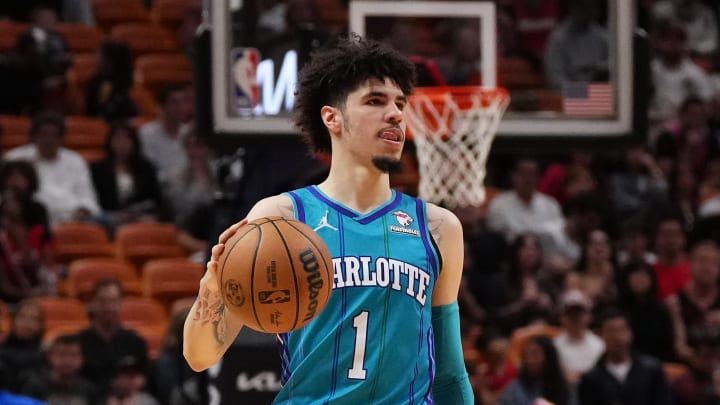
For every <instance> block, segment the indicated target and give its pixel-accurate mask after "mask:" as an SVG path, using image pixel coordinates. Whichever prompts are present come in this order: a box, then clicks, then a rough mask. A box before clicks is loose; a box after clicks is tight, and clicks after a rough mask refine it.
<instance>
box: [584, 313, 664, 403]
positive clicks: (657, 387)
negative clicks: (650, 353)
mask: <svg viewBox="0 0 720 405" xmlns="http://www.w3.org/2000/svg"><path fill="white" fill-rule="evenodd" d="M600 336H601V337H602V339H603V341H604V342H605V353H604V355H603V356H602V357H601V358H600V360H599V361H598V362H597V364H596V365H595V367H594V368H593V369H592V370H590V371H589V372H588V373H587V374H585V375H583V377H582V380H581V381H580V386H579V389H578V395H579V398H580V403H581V404H582V405H608V404H613V405H670V404H672V402H673V395H672V392H671V390H670V386H669V385H668V382H667V380H666V379H665V374H664V371H663V369H662V366H661V364H660V363H659V362H658V361H657V360H656V359H653V358H652V357H646V356H643V355H639V354H636V353H633V351H632V345H633V335H632V330H631V329H630V325H629V323H628V320H627V318H626V317H625V315H624V314H623V313H622V312H620V311H609V312H607V313H606V314H605V315H604V316H603V317H602V319H601V321H600Z"/></svg>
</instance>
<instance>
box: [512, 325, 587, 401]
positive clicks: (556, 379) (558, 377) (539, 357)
mask: <svg viewBox="0 0 720 405" xmlns="http://www.w3.org/2000/svg"><path fill="white" fill-rule="evenodd" d="M541 399H542V400H545V401H549V402H551V403H553V404H555V405H568V404H572V403H573V401H572V399H571V395H570V389H569V387H568V384H567V382H566V381H565V377H563V373H562V369H561V368H560V363H559V361H558V353H557V351H556V350H555V346H554V345H553V343H552V341H551V340H550V339H549V338H547V337H544V336H535V337H532V338H530V340H529V341H528V342H527V343H526V344H525V347H524V348H523V356H522V364H521V365H520V373H519V374H518V378H517V379H516V380H515V381H513V382H512V383H511V384H510V385H509V386H508V387H507V388H506V389H505V391H504V392H503V393H502V396H501V397H500V402H499V404H500V405H535V404H537V403H538V401H539V400H541Z"/></svg>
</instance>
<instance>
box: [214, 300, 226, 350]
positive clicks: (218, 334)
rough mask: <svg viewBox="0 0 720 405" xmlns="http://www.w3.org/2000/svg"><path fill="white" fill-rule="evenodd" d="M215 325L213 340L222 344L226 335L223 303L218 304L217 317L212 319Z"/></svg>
mask: <svg viewBox="0 0 720 405" xmlns="http://www.w3.org/2000/svg"><path fill="white" fill-rule="evenodd" d="M213 325H214V326H215V340H217V342H218V343H219V344H221V345H222V344H224V343H225V340H226V337H227V333H226V332H227V313H226V312H225V304H220V308H218V312H217V319H216V320H215V321H213Z"/></svg>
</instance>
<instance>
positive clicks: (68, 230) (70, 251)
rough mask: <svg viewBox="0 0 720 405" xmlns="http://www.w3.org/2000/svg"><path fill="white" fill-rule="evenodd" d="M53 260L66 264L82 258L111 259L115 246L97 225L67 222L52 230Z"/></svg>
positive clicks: (105, 232) (103, 229)
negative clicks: (53, 239) (53, 240)
mask: <svg viewBox="0 0 720 405" xmlns="http://www.w3.org/2000/svg"><path fill="white" fill-rule="evenodd" d="M53 236H54V238H55V244H56V246H55V252H54V253H55V260H56V261H57V262H58V263H64V264H68V263H70V262H71V261H73V260H75V259H81V258H84V257H113V256H115V246H114V245H113V244H112V243H110V240H109V239H108V234H107V231H106V230H105V228H103V227H102V226H100V225H97V224H91V223H84V222H83V223H80V222H77V223H75V222H67V223H62V224H58V225H56V226H55V227H54V228H53Z"/></svg>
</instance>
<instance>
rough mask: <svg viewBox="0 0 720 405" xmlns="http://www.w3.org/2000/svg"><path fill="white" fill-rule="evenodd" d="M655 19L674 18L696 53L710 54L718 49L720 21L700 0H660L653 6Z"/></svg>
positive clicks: (691, 48) (689, 45)
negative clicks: (719, 25) (685, 33)
mask: <svg viewBox="0 0 720 405" xmlns="http://www.w3.org/2000/svg"><path fill="white" fill-rule="evenodd" d="M652 13H653V18H654V19H655V20H669V19H673V20H674V21H675V22H676V23H677V24H679V25H680V26H682V27H683V29H684V30H685V32H687V36H688V41H687V42H688V47H689V48H690V50H691V51H692V52H693V53H694V54H699V55H705V56H710V55H712V54H713V53H714V52H715V51H717V49H718V26H717V24H718V22H717V20H716V18H717V17H716V16H715V13H714V12H713V10H712V9H711V8H710V7H708V6H707V5H705V4H703V2H702V1H700V0H659V1H657V2H655V4H654V5H653V8H652Z"/></svg>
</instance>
